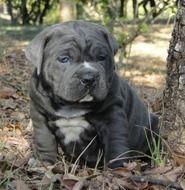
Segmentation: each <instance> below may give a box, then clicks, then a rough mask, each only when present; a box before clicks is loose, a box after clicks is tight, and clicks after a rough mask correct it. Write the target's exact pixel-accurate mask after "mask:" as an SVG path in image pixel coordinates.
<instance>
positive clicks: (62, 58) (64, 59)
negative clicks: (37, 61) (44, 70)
mask: <svg viewBox="0 0 185 190" xmlns="http://www.w3.org/2000/svg"><path fill="white" fill-rule="evenodd" d="M57 60H58V61H59V62H60V63H64V64H65V63H70V60H71V59H70V57H69V56H59V57H58V58H57Z"/></svg>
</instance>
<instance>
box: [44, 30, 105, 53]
mask: <svg viewBox="0 0 185 190" xmlns="http://www.w3.org/2000/svg"><path fill="white" fill-rule="evenodd" d="M47 47H48V48H49V49H50V50H53V49H56V48H59V49H60V50H64V49H66V50H67V49H69V48H77V49H79V50H80V51H87V50H89V51H91V50H92V49H96V48H98V49H102V51H109V44H108V42H107V40H106V38H105V37H104V35H103V33H101V31H98V30H95V29H93V30H92V29H90V28H84V29H83V28H78V29H74V28H72V29H69V28H68V29H66V28H65V29H63V30H61V31H55V32H54V33H53V34H52V35H51V36H50V39H49V40H48V42H47Z"/></svg>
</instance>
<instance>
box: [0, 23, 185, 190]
mask: <svg viewBox="0 0 185 190" xmlns="http://www.w3.org/2000/svg"><path fill="white" fill-rule="evenodd" d="M171 31H172V26H171V25H168V26H167V25H156V26H153V27H152V28H151V29H150V31H149V32H148V33H147V34H144V35H142V36H139V37H138V38H137V39H136V40H135V42H134V43H133V44H132V45H131V47H130V54H129V56H128V57H127V58H126V59H125V60H124V63H119V64H118V65H117V67H118V72H119V73H120V75H121V76H123V77H125V78H126V79H128V80H129V83H131V84H132V85H133V86H134V87H135V89H136V90H137V92H138V94H139V95H140V96H141V98H143V100H144V101H145V102H146V104H147V105H149V106H150V107H151V109H153V110H154V111H156V112H158V113H160V111H161V104H160V100H161V98H162V90H163V88H164V85H165V70H166V57H167V49H168V45H169V39H170V35H171ZM0 32H1V33H0V37H1V41H0V49H1V53H0V56H1V57H0V113H1V115H0V117H1V118H0V189H1V190H4V189H18V190H29V189H35V190H36V189H49V190H52V189H71V190H72V189H73V190H80V189H105V190H109V189H115V190H116V189H132V190H134V189H154V190H158V189H166V188H167V187H166V186H169V189H171V188H172V187H173V188H175V189H183V188H182V187H185V182H184V181H183V180H182V179H183V175H184V168H183V167H182V166H178V167H177V166H174V165H173V164H172V163H171V162H170V163H169V162H168V164H166V163H165V164H163V165H160V166H155V167H151V166H150V169H147V168H148V167H147V166H146V165H147V164H146V163H144V164H142V163H140V162H133V163H129V164H128V165H127V166H126V167H125V168H119V169H116V170H102V171H100V170H97V169H96V168H94V169H90V168H78V166H77V168H76V166H73V165H72V164H71V165H70V166H69V165H68V164H67V163H65V161H60V162H58V164H57V165H55V166H53V167H51V168H45V167H40V168H30V167H29V164H28V160H29V157H30V155H31V148H30V144H31V141H32V127H31V122H30V117H29V95H28V94H29V79H30V76H31V72H32V70H33V68H32V66H31V65H30V64H28V63H27V62H26V61H25V55H24V48H25V46H26V45H27V44H28V41H29V40H30V38H31V37H32V36H34V34H35V33H37V30H34V32H33V33H32V34H31V35H30V36H29V38H25V35H20V33H21V32H23V31H22V29H20V28H17V29H16V32H17V33H16V32H15V31H14V32H12V33H11V28H10V29H6V31H5V30H2V31H0ZM25 33H26V31H25ZM25 33H24V34H25ZM21 34H22V33H21ZM27 35H28V34H27ZM71 168H73V169H74V168H75V172H72V173H71V172H70V171H71ZM73 171H74V170H73ZM164 186H165V187H164Z"/></svg>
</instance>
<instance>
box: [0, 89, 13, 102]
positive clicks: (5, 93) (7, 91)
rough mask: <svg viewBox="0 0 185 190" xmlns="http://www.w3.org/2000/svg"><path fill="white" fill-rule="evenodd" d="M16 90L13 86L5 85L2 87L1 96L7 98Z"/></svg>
mask: <svg viewBox="0 0 185 190" xmlns="http://www.w3.org/2000/svg"><path fill="white" fill-rule="evenodd" d="M14 93H15V91H14V90H13V89H12V88H7V87H3V88H1V89H0V98H4V99H7V98H9V97H11V96H12V95H13V94H14Z"/></svg>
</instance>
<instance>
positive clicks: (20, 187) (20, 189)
mask: <svg viewBox="0 0 185 190" xmlns="http://www.w3.org/2000/svg"><path fill="white" fill-rule="evenodd" d="M14 184H15V185H16V190H30V188H29V187H28V185H27V184H25V183H24V181H22V180H15V181H14Z"/></svg>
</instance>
